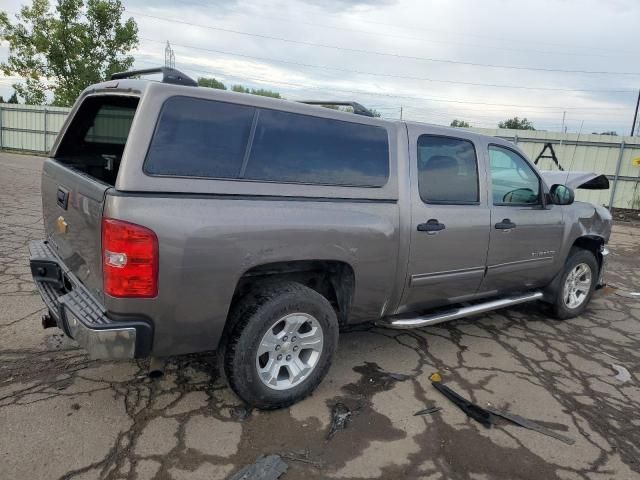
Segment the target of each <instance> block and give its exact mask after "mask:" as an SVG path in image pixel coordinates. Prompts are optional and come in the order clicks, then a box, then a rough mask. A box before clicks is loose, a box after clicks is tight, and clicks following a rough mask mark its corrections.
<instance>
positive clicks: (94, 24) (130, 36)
mask: <svg viewBox="0 0 640 480" xmlns="http://www.w3.org/2000/svg"><path fill="white" fill-rule="evenodd" d="M32 2H33V3H32V4H31V6H30V7H29V6H24V7H22V9H21V10H20V13H18V14H16V19H15V21H10V20H9V17H8V16H7V13H6V12H0V40H3V41H6V42H7V43H8V44H9V57H8V59H7V61H6V62H4V63H1V64H0V69H1V70H2V72H3V73H4V74H5V75H17V76H20V77H22V78H25V79H26V81H25V82H24V83H16V84H14V85H13V87H14V88H15V89H16V91H17V93H18V95H20V97H22V98H23V99H24V100H25V103H28V104H43V103H46V99H47V93H52V94H53V104H54V105H61V106H68V105H71V104H72V103H73V102H74V101H75V99H76V98H77V97H78V95H79V94H80V92H81V91H82V90H83V89H84V88H86V87H87V86H89V85H91V84H93V83H97V82H100V81H103V80H105V79H106V78H109V76H110V75H111V74H112V73H114V72H119V71H124V70H128V69H129V68H130V67H131V65H133V57H132V56H131V55H129V54H128V52H130V51H131V50H132V49H133V48H135V47H136V46H137V44H138V26H137V24H136V22H135V21H134V20H133V18H129V19H128V20H126V21H124V22H123V21H121V16H122V13H123V11H124V7H123V6H122V3H121V2H120V0H57V4H56V5H55V8H54V9H51V8H50V6H49V1H48V0H32ZM85 2H86V3H85Z"/></svg>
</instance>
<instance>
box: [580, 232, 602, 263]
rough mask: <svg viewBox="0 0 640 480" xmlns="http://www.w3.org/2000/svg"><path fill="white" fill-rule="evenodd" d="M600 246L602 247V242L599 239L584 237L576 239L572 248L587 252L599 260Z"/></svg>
mask: <svg viewBox="0 0 640 480" xmlns="http://www.w3.org/2000/svg"><path fill="white" fill-rule="evenodd" d="M602 245H604V240H603V239H602V238H601V237H593V236H585V237H580V238H577V239H576V241H575V242H573V245H572V247H575V248H582V249H583V250H589V251H590V252H591V253H593V254H594V255H595V256H596V258H598V260H599V259H600V251H601V249H602Z"/></svg>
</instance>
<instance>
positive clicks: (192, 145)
mask: <svg viewBox="0 0 640 480" xmlns="http://www.w3.org/2000/svg"><path fill="white" fill-rule="evenodd" d="M254 112H255V108H254V107H247V106H244V105H236V104H233V103H224V102H215V101H211V100H202V99H198V98H188V97H171V98H170V99H168V100H167V101H166V102H165V104H164V105H163V107H162V111H161V113H160V118H159V119H158V124H157V126H156V131H155V133H154V135H153V140H152V141H151V146H150V147H149V152H148V153H147V159H146V161H145V165H144V169H145V171H146V172H147V173H150V174H154V175H173V176H184V177H211V178H237V177H238V175H239V174H240V169H241V167H242V160H243V158H244V154H245V150H246V148H247V142H248V140H249V133H250V131H251V124H252V122H253V115H254Z"/></svg>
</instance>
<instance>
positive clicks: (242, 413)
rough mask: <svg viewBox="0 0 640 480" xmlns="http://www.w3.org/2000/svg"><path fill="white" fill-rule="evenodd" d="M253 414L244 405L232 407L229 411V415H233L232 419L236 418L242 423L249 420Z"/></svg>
mask: <svg viewBox="0 0 640 480" xmlns="http://www.w3.org/2000/svg"><path fill="white" fill-rule="evenodd" d="M251 412H252V409H251V408H248V407H245V406H244V405H236V406H235V407H231V408H230V409H229V414H230V415H231V418H234V419H235V420H239V421H241V422H242V421H243V420H246V419H247V418H249V416H250V415H251Z"/></svg>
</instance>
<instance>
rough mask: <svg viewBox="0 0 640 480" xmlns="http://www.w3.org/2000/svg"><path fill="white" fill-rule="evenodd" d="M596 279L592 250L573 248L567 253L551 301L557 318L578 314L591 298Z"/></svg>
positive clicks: (596, 268) (594, 259) (596, 262)
mask: <svg viewBox="0 0 640 480" xmlns="http://www.w3.org/2000/svg"><path fill="white" fill-rule="evenodd" d="M597 279H598V261H597V260H596V257H595V256H594V254H593V253H592V252H590V251H589V250H584V249H581V248H574V249H572V250H571V252H570V253H569V257H568V258H567V261H566V263H565V267H564V270H563V272H562V275H561V277H560V281H559V282H558V285H557V287H556V291H555V292H554V293H555V299H554V301H553V303H552V313H553V316H554V317H555V318H557V319H559V320H564V319H567V318H573V317H577V316H578V315H580V314H581V313H582V312H583V311H584V310H585V308H587V305H588V304H589V301H590V300H591V297H592V295H593V291H594V290H595V287H596V282H597Z"/></svg>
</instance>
